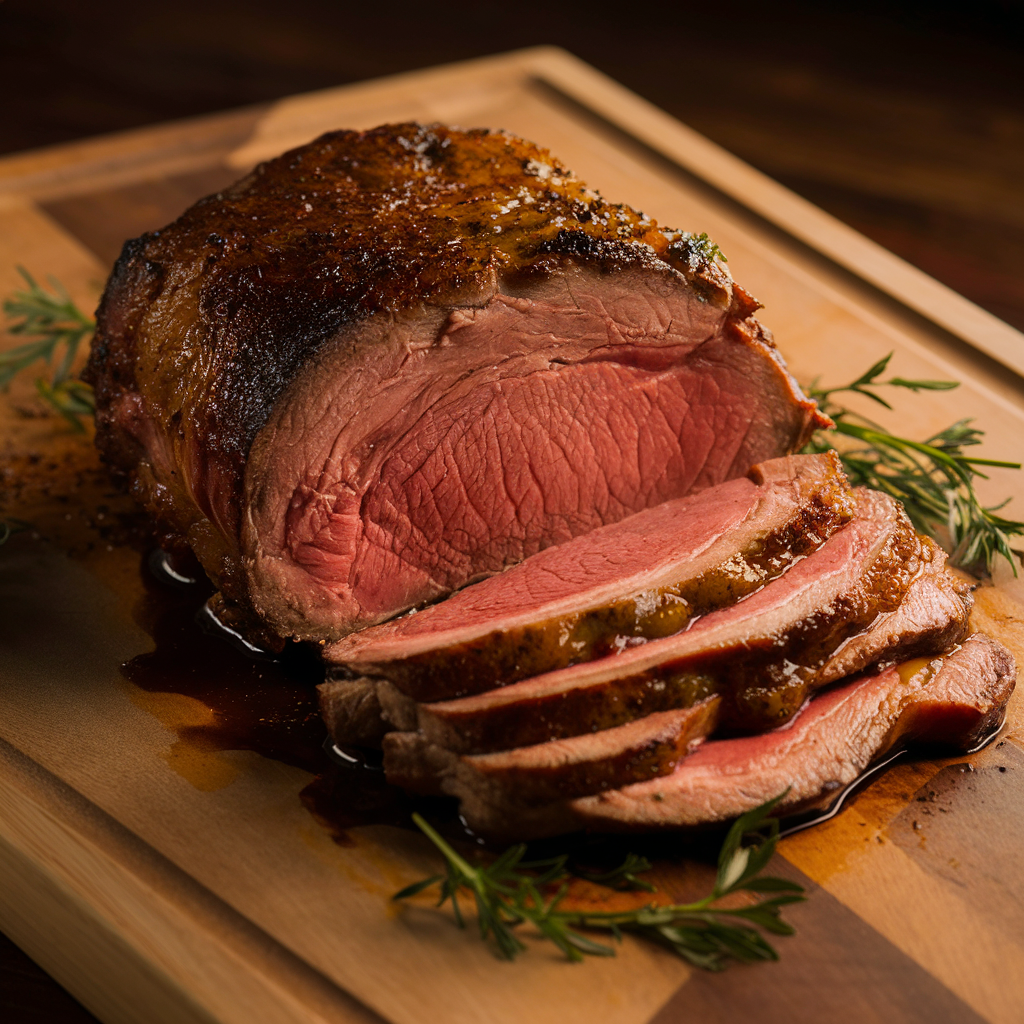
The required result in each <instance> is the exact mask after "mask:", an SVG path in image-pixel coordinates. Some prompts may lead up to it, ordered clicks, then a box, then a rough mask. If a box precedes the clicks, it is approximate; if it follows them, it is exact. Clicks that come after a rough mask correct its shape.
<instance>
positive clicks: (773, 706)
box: [379, 490, 970, 752]
mask: <svg viewBox="0 0 1024 1024" xmlns="http://www.w3.org/2000/svg"><path fill="white" fill-rule="evenodd" d="M857 494H858V504H859V509H858V515H857V517H856V518H855V519H854V520H853V521H852V522H851V523H850V524H849V525H847V526H845V527H843V528H842V529H841V530H839V531H838V532H836V533H835V534H833V536H832V537H831V538H830V539H829V540H828V541H827V542H826V543H825V544H824V545H823V546H822V547H821V548H819V550H818V551H816V552H814V553H813V554H811V555H809V556H808V557H807V558H805V559H803V560H802V561H800V562H798V563H797V564H796V565H794V566H793V567H792V568H791V569H790V570H789V571H788V572H787V573H785V575H783V576H780V577H778V578H777V579H775V580H773V581H771V582H770V583H768V584H767V585H766V586H765V587H764V588H763V589H762V590H760V591H758V592H757V593H755V594H753V595H752V596H750V597H748V598H747V599H746V600H744V601H741V602H739V603H738V604H735V605H733V606H731V607H729V608H726V609H722V610H720V611H716V612H713V613H711V614H710V615H707V616H705V617H703V618H701V619H699V620H697V621H696V622H695V623H694V624H693V625H692V626H691V628H689V629H688V630H685V631H684V632H681V633H679V634H677V635H675V636H672V637H667V638H664V639H659V640H652V641H650V642H649V643H647V644H644V645H643V646H640V647H634V648H631V649H628V650H625V651H623V652H622V653H619V654H615V655H610V656H608V657H606V658H603V659H600V660H598V661H593V662H589V663H584V664H580V665H575V666H572V667H571V668H567V669H562V670H559V671H556V672H551V673H547V674H545V675H541V676H537V677H535V678H533V679H528V680H524V681H522V682H519V683H514V684H512V685H510V686H506V687H502V688H500V689H495V690H492V691H490V692H487V693H484V694H478V695H475V696H471V697H465V698H461V699H458V700H452V701H444V702H439V703H433V704H429V705H422V704H420V705H416V704H414V703H413V702H411V701H410V700H409V699H408V698H407V697H404V695H402V694H401V693H400V692H399V691H398V687H397V686H396V685H395V684H391V683H383V684H379V690H380V696H381V699H382V701H383V702H384V710H385V713H386V715H387V717H389V719H390V720H391V721H392V722H393V723H394V724H396V725H397V726H399V727H409V725H410V722H411V721H415V722H416V725H417V726H418V727H419V728H420V729H421V730H422V731H423V733H424V735H425V736H427V737H428V738H429V739H430V740H431V742H434V743H437V744H439V745H441V746H446V747H450V748H452V749H455V750H459V751H462V752H481V751H488V750H501V749H508V748H510V747H515V746H523V745H529V744H535V743H540V742H544V741H545V740H549V739H556V738H562V737H565V736H571V735H574V734H577V733H581V732H587V731H592V730H597V729H606V728H611V727H613V726H617V725H621V724H623V723H624V722H627V721H630V720H632V719H634V718H636V717H639V716H642V715H645V714H649V713H651V712H654V711H663V710H667V709H670V708H675V707H680V706H686V705H689V704H693V703H696V702H697V701H698V700H701V699H703V698H704V697H706V696H709V695H710V694H712V693H720V694H721V695H722V696H723V707H722V720H723V722H724V723H725V724H726V725H728V726H730V727H732V728H734V729H744V730H751V731H754V730H759V729H765V728H772V727H774V726H776V725H779V724H781V723H782V722H783V721H785V719H786V718H788V717H789V716H791V715H792V714H793V713H794V712H795V711H796V710H797V709H798V708H799V707H800V706H801V704H802V703H803V701H804V700H805V698H806V696H807V694H808V693H809V692H810V691H811V690H813V689H814V688H815V687H818V686H822V685H825V684H826V683H829V682H832V681H834V680H836V679H838V678H841V677H842V676H844V675H847V674H849V673H850V672H854V671H858V670H860V669H862V668H864V667H865V666H867V665H869V664H871V663H873V662H875V661H877V660H878V659H880V658H882V657H889V658H897V657H907V656H910V655H913V654H916V653H920V652H922V651H932V650H942V649H943V648H944V647H945V646H948V645H950V644H952V643H956V642H957V641H959V640H960V639H962V638H963V636H964V635H966V630H967V617H968V612H969V609H970V594H969V591H968V589H967V586H966V585H965V584H963V583H961V582H959V581H958V580H956V579H954V578H953V577H951V576H948V575H947V574H946V573H945V570H944V555H943V553H942V552H941V550H940V549H938V548H937V547H936V546H935V545H934V544H933V543H932V542H931V541H929V540H927V539H924V538H918V537H917V536H916V534H915V533H914V531H913V528H912V527H911V526H910V523H909V521H908V520H907V518H906V515H905V513H904V512H903V511H902V509H901V508H900V506H898V505H897V504H896V503H895V502H893V501H892V500H891V499H890V498H888V497H887V496H885V495H883V494H880V493H879V492H875V491H864V490H861V491H859V492H857ZM912 590H914V591H915V592H914V594H913V596H912V597H911V595H910V591H912ZM412 716H415V717H412Z"/></svg>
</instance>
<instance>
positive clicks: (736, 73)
mask: <svg viewBox="0 0 1024 1024" xmlns="http://www.w3.org/2000/svg"><path fill="white" fill-rule="evenodd" d="M851 7H852V5H851ZM443 10H444V13H443V14H441V13H439V11H440V8H439V9H438V10H437V11H435V10H430V9H428V8H425V7H424V5H422V4H413V3H411V2H409V0H392V2H391V3H389V4H387V5H370V4H363V5H359V6H358V7H352V8H350V7H349V5H347V4H341V3H336V2H329V0H290V2H289V3H288V4H281V3H278V2H273V0H247V2H244V3H243V2H229V0H180V2H178V3H175V4H173V5H141V4H138V3H136V2H134V0H131V2H129V0H100V2H98V3H94V4H81V3H77V2H74V0H6V2H4V0H0V95H3V96H4V97H5V98H6V101H5V102H4V103H3V104H0V152H14V151H17V150H22V149H28V148H34V147H39V146H46V145H51V144H55V143H59V142H65V141H68V140H71V139H75V138H81V137H84V136H89V135H94V134H99V133H103V132H109V131H117V130H121V129H125V128H131V127H136V126H139V125H143V124H149V123H154V122H159V121H165V120H170V119H174V118H180V117H188V116H191V115H196V114H201V113H207V112H212V111H216V110H223V109H227V108H231V107H236V106H242V105H245V104H250V103H256V102H261V101H266V100H271V99H276V98H278V97H281V96H285V95H290V94H293V93H298V92H304V91H307V90H311V89H317V88H323V87H327V86H331V85H338V84H342V83H345V82H351V81H358V80H360V79H364V78H371V77H375V76H379V75H385V74H390V73H394V72H398V71H404V70H409V69H413V68H419V67H425V66H429V65H432V64H437V63H442V62H446V61H453V60H461V59H465V58H469V57H474V56H479V55H484V54H488V53H494V52H499V51H503V50H510V49H514V48H517V47H521V46H528V45H532V44H536V43H556V44H559V45H561V46H564V47H566V48H567V49H569V50H571V51H573V52H575V53H577V54H578V55H579V56H580V57H582V58H583V59H585V60H587V61H589V62H590V63H592V64H594V65H596V66H597V67H598V68H600V69H601V70H603V71H605V72H607V73H608V74H610V75H612V76H613V77H615V78H617V79H619V80H620V81H622V82H623V83H624V84H626V85H627V86H629V87H630V88H632V89H634V90H636V91H637V92H639V93H640V94H641V95H643V96H645V97H647V98H648V99H650V100H652V101H654V102H655V103H657V104H658V105H660V106H661V107H663V108H664V109H666V110H668V111H669V112H670V113H672V114H673V115H675V116H676V117H678V118H679V119H680V120H682V121H684V122H686V123H688V124H690V125H691V126H693V127H694V128H696V129H698V130H699V131H701V132H703V133H704V134H706V135H708V136H709V137H710V138H712V139H714V140H715V141H716V142H719V143H720V144H722V145H724V146H725V147H727V148H728V149H730V150H732V151H733V152H735V153H736V154H738V155H739V156H741V157H743V158H744V159H746V160H748V161H749V162H750V163H752V164H754V165H755V166H757V167H758V168H760V169H761V170H763V171H765V172H767V173H768V174H770V175H771V176H773V177H775V178H777V179H778V180H780V181H781V182H783V183H784V184H786V185H788V186H789V187H790V188H793V189H794V190H796V191H797V192H799V193H801V194H802V195H804V196H806V197H807V198H808V199H810V200H811V201H813V202H815V203H817V204H818V205H820V206H822V207H824V208H825V209H826V210H828V211H829V212H831V213H833V214H835V215H836V216H838V217H840V218H841V219H843V220H845V221H846V222H847V223H849V224H851V225H852V226H854V227H855V228H857V229H858V230H860V231H862V232H864V233H865V234H866V235H868V236H870V237H872V238H874V239H875V240H877V241H879V242H881V243H882V244H883V245H885V246H887V247H888V248H890V249H892V250H893V251H894V252H896V253H898V254H899V255H901V256H903V257H904V258H906V259H908V260H909V261H911V262H912V263H915V264H916V265H917V266H919V267H921V268H922V269H924V270H925V271H927V272H928V273H930V274H932V275H934V276H935V277H937V278H938V279H939V280H941V281H944V282H945V283H946V284H948V285H950V286H951V287H953V288H954V289H956V290H958V291H960V292H962V293H963V294H965V295H966V296H968V297H969V298H971V299H972V300H973V301H975V302H977V303H978V304H979V305H981V306H983V307H985V308H986V309H989V310H990V311H991V312H993V313H995V314H996V315H997V316H1000V317H1002V318H1003V319H1005V320H1007V321H1008V322H1010V323H1012V324H1014V325H1015V326H1017V327H1020V328H1024V73H1022V71H1021V68H1022V67H1024V59H1022V58H1024V4H1022V3H1020V2H1018V0H1002V2H995V0H992V2H982V0H975V2H971V3H967V2H958V3H957V2H940V0H930V2H924V0H921V2H917V3H909V2H902V3H891V2H890V3H886V4H882V3H868V2H863V3H859V4H858V5H856V14H852V13H850V11H845V12H844V11H843V10H840V9H839V5H834V7H828V8H827V9H826V5H820V4H813V3H810V2H785V0H779V2H776V3H774V4H764V3H755V2H750V0H733V2H732V3H730V5H729V8H728V12H727V13H726V12H725V11H723V9H722V7H721V6H720V5H714V4H696V3H686V2H683V0H677V2H676V3H673V4H672V5H665V7H664V8H662V6H661V5H659V4H656V3H655V4H648V5H643V6H641V7H633V8H626V7H623V6H621V5H620V6H619V8H618V9H617V12H616V13H614V14H611V13H605V12H603V10H602V9H601V8H599V7H597V6H595V5H589V6H587V7H584V6H583V5H578V4H567V5H565V6H558V5H555V4H553V3H552V2H550V0H548V2H538V0H520V2H518V3H516V4H508V3H507V2H505V3H500V4H499V3H486V2H483V0H475V2H470V0H454V2H449V3H447V4H446V5H444V8H443ZM148 226H149V227H153V228H155V227H158V226H159V225H158V224H153V225H148ZM0 884H3V880H2V879H0ZM0 1015H2V1019H3V1020H4V1022H5V1024H28V1022H46V1024H60V1022H67V1024H72V1022H79V1021H89V1020H93V1018H92V1017H91V1016H90V1015H89V1014H88V1013H87V1012H86V1011H85V1010H84V1009H82V1007H81V1006H79V1005H78V1004H77V1003H76V1002H75V1001H74V1000H73V999H71V998H70V997H69V996H68V995H67V994H66V993H64V991H63V990H62V989H60V987H59V986H57V985H56V984H55V983H53V982H52V981H51V980H50V979H49V978H48V977H47V976H46V975H45V974H44V973H43V972H42V971H41V970H40V969H39V968H37V967H36V966H35V965H34V964H33V963H32V962H31V961H30V960H29V959H28V958H27V957H25V956H24V954H22V953H21V952H20V951H19V950H18V949H17V948H16V947H14V946H13V945H12V944H11V943H10V942H8V941H7V940H6V939H4V938H3V937H2V936H0Z"/></svg>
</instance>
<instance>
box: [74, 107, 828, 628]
mask: <svg viewBox="0 0 1024 1024" xmlns="http://www.w3.org/2000/svg"><path fill="white" fill-rule="evenodd" d="M757 306H758V304H757V303H756V302H755V301H754V300H753V299H752V298H751V297H750V296H749V295H748V294H747V293H746V292H744V291H743V290H742V289H741V288H739V287H738V286H736V285H734V284H733V283H732V281H731V279H730V277H729V274H728V272H727V270H726V267H725V264H724V263H723V262H722V260H721V259H719V258H718V253H717V250H716V249H715V248H714V247H713V246H712V245H711V244H710V243H709V242H708V241H707V239H706V236H699V237H697V236H693V235H689V234H687V233H683V232H677V231H669V230H665V229H662V228H660V227H658V225H656V224H655V223H654V222H653V221H651V220H650V219H649V218H647V217H644V216H643V215H642V214H639V213H637V212H636V211H634V210H632V209H630V208H629V207H625V206H620V205H612V204H609V203H607V202H605V201H604V200H603V199H602V198H601V197H600V196H598V195H597V194H596V193H594V192H592V191H590V190H589V189H587V188H586V187H585V186H584V185H583V184H582V183H581V182H580V181H579V180H578V179H576V178H575V177H573V176H572V175H571V174H570V173H569V172H568V171H566V170H565V169H564V168H562V167H561V166H560V165H559V164H558V163H557V161H556V160H555V159H554V158H553V157H552V156H551V155H550V154H548V153H547V152H546V151H544V150H542V149H539V148H537V147H536V146H533V145H531V144H529V143H526V142H523V141H522V140H521V139H517V138H515V137H514V136H511V135H508V134H506V133H503V132H494V131H485V130H474V131H468V132H464V131H457V130H454V129H448V128H443V127H440V126H433V127H422V126H419V125H415V124H405V125H387V126H384V127H381V128H378V129H374V130H372V131H368V132H349V131H343V132H334V133H331V134H328V135H325V136H323V137H322V138H320V139H318V140H316V141H315V142H313V143H311V144H309V145H307V146H304V147H302V148H300V149H297V150H293V151H292V152H290V153H286V154H285V155H283V156H282V157H279V158H278V159H276V160H273V161H271V162H269V163H267V164H263V165H261V166H260V167H258V168H257V169H256V170H255V171H254V172H253V173H252V174H251V175H249V176H248V177H246V178H245V179H243V180H242V181H240V182H239V183H238V184H236V185H235V186H233V187H232V188H230V189H227V190H225V191H224V192H220V193H217V194H216V195H213V196H210V197H208V198H207V199H204V200H202V201H201V202H199V203H198V204H196V205H195V206H194V207H192V209H190V210H189V211H187V212H186V213H185V214H184V215H183V216H182V217H181V218H180V219H179V220H178V221H176V222H175V223H174V224H172V225H170V226H169V227H168V228H166V229H164V230H162V231H158V232H154V233H152V234H148V235H144V236H143V237H142V238H140V239H137V240H135V241H133V242H129V243H128V244H127V245H126V247H125V249H124V252H123V254H122V256H121V259H120V260H119V261H118V263H117V266H116V268H115V270H114V273H113V275H112V277H111V279H110V281H109V283H108V286H107V289H106V291H105V293H104V296H103V300H102V302H101V305H100V309H99V312H98V327H97V334H96V339H95V342H94V345H93V351H92V356H91V360H90V364H89V368H88V377H89V379H90V380H91V382H92V383H93V385H94V388H95V393H96V401H97V427H98V433H97V440H98V443H99V445H100V448H101V450H102V452H103V453H104V456H105V457H106V458H107V460H108V461H109V462H110V463H111V464H112V465H113V466H114V468H115V469H116V470H117V471H118V472H119V473H120V474H122V475H123V476H124V477H125V478H126V479H127V480H128V482H129V483H130V485H131V487H132V489H133V491H134V493H135V494H136V495H137V496H138V498H139V499H140V501H142V503H143V504H144V505H145V506H146V507H147V508H148V509H149V510H150V512H152V513H153V515H154V516H155V517H156V518H157V519H158V521H159V523H160V524H161V528H162V532H163V538H164V543H165V544H167V545H169V546H171V547H174V546H175V545H182V544H188V545H189V546H190V547H191V548H192V549H193V550H194V552H195V553H196V555H197V556H198V557H199V560H200V561H201V563H202V564H203V566H204V568H205V569H206V571H207V572H208V573H209V574H210V576H211V577H212V578H213V580H214V581H215V582H216V584H217V585H218V586H219V587H220V588H221V589H222V591H223V593H224V594H225V595H226V597H227V598H228V599H230V600H231V601H233V602H235V603H236V604H237V605H238V606H239V607H241V608H243V609H244V608H249V609H253V610H254V611H255V612H256V613H257V614H258V615H259V616H261V617H262V618H263V619H264V620H265V622H266V623H268V624H269V626H270V628H271V629H272V630H273V631H275V632H276V633H278V634H280V635H282V636H284V635H294V636H297V637H304V638H313V639H324V638H338V637H341V636H344V635H345V634H347V633H348V632H350V631H351V630H353V629H355V628H358V627H361V626H365V625H367V624H372V623H377V622H381V621H383V620H385V619H388V618H390V617H392V616H394V615H395V614H396V613H399V612H401V611H403V610H405V609H408V608H411V607H414V606H417V605H420V604H422V603H424V602H427V601H431V600H434V599H437V598H439V597H442V596H444V595H446V594H448V593H449V592H451V591H453V590H456V589H458V588H459V587H462V586H464V585H465V584H467V583H469V582H471V581H474V580H477V579H481V578H484V577H486V576H488V575H491V574H493V573H496V572H499V571H501V570H503V569H505V568H506V567H508V566H509V565H512V564H514V563H516V562H519V561H521V560H522V559H524V558H526V557H529V556H531V555H533V554H536V553H537V552H538V551H541V550H543V549H544V548H547V547H550V546H551V545H554V544H558V543H562V542H564V541H568V540H570V539H571V538H573V537H575V536H578V535H580V534H583V533H586V532H588V531H590V530H592V529H594V528H595V527H599V526H602V525H604V524H607V523H612V522H616V521H618V520H620V519H623V518H625V517H626V516H628V515H631V514H632V513H635V512H638V511H640V510H642V509H646V508H649V507H651V506H654V505H657V504H658V503H660V502H663V501H667V500H671V499H674V498H678V497H681V496H684V495H686V494H689V493H691V492H695V491H699V490H701V489H704V488H706V487H710V486H712V485H715V484H718V483H720V482H722V481H724V480H728V479H731V478H734V477H739V476H742V475H743V474H744V473H746V472H747V470H748V469H749V467H750V466H751V465H752V464H754V463H756V462H761V461H764V460H766V459H771V458H774V457H777V456H780V455H784V454H786V453H788V452H792V451H795V450H797V449H798V448H799V447H800V446H801V445H802V444H803V443H804V441H805V440H806V439H807V437H808V436H809V433H810V431H811V430H813V429H814V428H815V427H816V426H819V425H821V424H823V423H824V422H826V421H825V420H824V419H823V418H822V417H820V416H819V414H818V413H817V411H816V409H815V407H814V405H813V403H811V402H809V401H808V400H807V399H806V398H804V397H803V395H801V393H800V391H799V389H798V388H797V386H796V384H795V383H794V381H793V380H792V378H791V377H790V376H789V374H788V373H787V372H786V370H785V368H784V365H783V363H782V360H781V359H780V357H779V355H778V353H777V352H776V350H775V348H774V346H773V344H772V342H771V339H770V336H769V335H768V332H767V331H766V330H765V329H764V328H763V327H762V326H761V325H760V323H759V322H758V321H757V320H756V319H755V318H754V317H753V315H752V314H753V313H754V311H755V310H756V308H757Z"/></svg>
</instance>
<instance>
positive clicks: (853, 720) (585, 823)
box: [438, 634, 1015, 839]
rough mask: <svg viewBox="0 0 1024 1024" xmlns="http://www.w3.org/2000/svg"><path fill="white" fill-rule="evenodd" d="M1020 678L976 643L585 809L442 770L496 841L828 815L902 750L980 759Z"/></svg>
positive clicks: (584, 800)
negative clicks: (824, 809)
mask: <svg viewBox="0 0 1024 1024" xmlns="http://www.w3.org/2000/svg"><path fill="white" fill-rule="evenodd" d="M1014 671H1015V669H1014V663H1013V657H1012V655H1010V653H1009V652H1008V651H1007V650H1006V648H1004V647H1003V646H1002V645H1001V644H999V643H997V642H996V641H994V640H992V639H990V638H989V637H987V636H984V635H982V634H975V635H974V636H972V637H970V638H969V639H967V640H966V641H965V642H964V644H963V646H961V647H959V648H957V649H956V650H954V651H953V652H952V653H950V654H947V655H940V656H936V657H933V658H930V659H929V658H919V659H915V660H912V661H909V662H904V663H902V664H899V665H896V666H893V667H890V668H887V669H884V670H883V671H881V672H878V673H877V674H874V675H870V674H869V675H865V676H861V677H859V678H855V679H852V680H850V681H848V682H845V683H842V684H840V685H837V686H835V687H833V688H832V689H829V690H827V691H825V692H823V693H821V694H819V695H818V696H816V697H815V698H814V699H813V700H811V701H810V702H809V703H808V704H807V705H806V706H805V707H804V708H803V709H802V710H801V712H800V714H799V715H797V716H796V717H795V718H793V719H792V720H790V721H789V722H788V723H787V724H786V725H785V726H783V727H781V728H779V729H775V730H772V731H769V732H765V733H761V734H758V735H756V736H744V737H736V738H732V739H711V740H708V741H706V742H705V743H703V744H701V745H699V746H697V748H696V749H695V750H694V752H693V753H690V754H689V755H688V756H685V757H682V758H680V759H679V761H678V763H677V765H676V767H675V769H674V770H673V771H672V772H671V773H669V774H665V775H660V776H659V777H657V778H654V779H651V780H649V781H645V782H638V783H634V784H632V785H628V786H625V787H623V788H619V789H609V790H605V791H603V792H599V793H596V794H594V795H589V796H584V797H580V798H578V799H562V800H554V801H548V802H544V801H543V800H532V801H531V800H529V799H520V798H518V797H517V796H516V795H515V793H514V792H512V791H510V790H509V789H508V787H505V786H495V785H494V784H493V779H492V778H491V777H490V776H489V775H488V774H485V773H481V772H473V770H472V769H471V767H470V764H469V762H471V760H472V759H470V758H462V759H461V761H460V763H459V765H458V766H457V767H455V766H453V765H451V764H448V765H446V766H441V765H439V766H438V767H439V768H440V769H441V774H440V776H439V778H440V780H441V786H442V787H443V790H444V791H445V792H449V793H453V794H456V795H458V796H459V797H460V800H461V807H460V810H461V813H462V816H463V818H464V820H465V821H466V823H467V824H468V825H469V827H470V828H472V829H474V830H475V831H477V832H479V833H481V834H483V835H487V836H490V837H493V838H495V839H507V838H510V837H512V836H514V837H515V838H517V839H525V838H538V837H541V836H547V835H557V834H559V833H562V832H570V831H574V830H576V829H581V828H586V829H591V830H594V831H601V832H615V831H632V830H643V831H650V830H656V829H661V828H680V827H685V826H693V825H706V824H709V823H712V822H716V821H727V820H729V819H731V818H733V817H736V816H738V815H740V814H743V813H744V812H745V811H749V810H752V809H753V808H754V807H757V806H758V805H760V804H762V803H764V802H765V801H767V800H770V799H772V798H773V797H777V796H780V795H781V794H783V793H785V794H786V796H785V799H784V800H783V802H782V803H781V804H780V805H779V811H780V813H787V812H794V811H799V810H804V809H807V808H809V807H811V806H815V805H818V804H822V803H824V804H827V803H828V802H829V801H831V800H832V799H834V798H835V796H836V795H837V794H838V793H839V792H840V791H841V790H842V789H843V787H845V786H846V785H848V784H849V783H851V782H853V781H854V780H855V779H857V778H858V776H859V775H860V774H861V773H862V772H863V771H864V770H865V769H866V768H868V767H869V766H870V765H871V763H872V762H873V761H875V760H877V759H879V758H881V757H882V756H883V755H884V754H886V753H887V752H889V751H891V750H893V749H894V748H896V747H898V746H906V745H910V744H922V743H923V744H930V745H935V746H940V747H944V748H947V749H953V750H960V751H965V750H970V749H972V748H973V747H975V746H976V745H977V744H978V743H979V742H980V741H982V740H983V739H985V738H986V737H988V736H989V735H991V734H992V733H993V732H994V731H995V730H997V729H998V728H999V726H1000V724H1001V723H1002V719H1003V715H1004V714H1005V709H1006V703H1007V701H1008V699H1009V697H1010V694H1011V693H1012V691H1013V687H1014ZM488 756H494V755H488ZM449 757H450V755H449Z"/></svg>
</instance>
